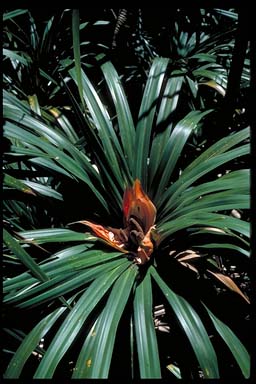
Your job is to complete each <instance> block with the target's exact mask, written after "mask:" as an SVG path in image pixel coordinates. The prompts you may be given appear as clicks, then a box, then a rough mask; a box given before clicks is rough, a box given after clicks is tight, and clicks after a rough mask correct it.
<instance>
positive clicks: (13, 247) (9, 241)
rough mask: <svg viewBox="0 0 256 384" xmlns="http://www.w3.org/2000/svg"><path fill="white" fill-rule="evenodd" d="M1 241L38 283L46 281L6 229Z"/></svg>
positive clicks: (30, 258) (46, 277) (45, 276)
mask: <svg viewBox="0 0 256 384" xmlns="http://www.w3.org/2000/svg"><path fill="white" fill-rule="evenodd" d="M3 240H4V243H5V245H6V246H7V247H8V248H9V249H10V251H12V252H13V253H14V255H15V256H17V257H18V258H19V259H20V261H21V262H22V263H23V264H24V265H25V266H26V267H27V268H28V269H29V270H30V271H31V272H32V274H33V275H34V276H35V277H36V278H37V279H38V280H40V281H47V280H48V276H47V274H46V273H44V272H43V271H42V269H41V267H39V265H38V264H37V263H36V262H35V261H34V259H32V257H31V256H30V255H29V254H28V253H27V252H26V251H25V249H23V248H22V247H21V246H20V244H19V242H18V241H17V240H15V239H14V238H13V237H12V236H11V235H10V234H9V232H7V231H6V229H3Z"/></svg>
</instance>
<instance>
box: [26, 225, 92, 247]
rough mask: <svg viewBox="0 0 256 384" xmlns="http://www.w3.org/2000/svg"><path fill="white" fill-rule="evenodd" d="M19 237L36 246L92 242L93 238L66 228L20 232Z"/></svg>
mask: <svg viewBox="0 0 256 384" xmlns="http://www.w3.org/2000/svg"><path fill="white" fill-rule="evenodd" d="M19 235H20V236H22V237H24V238H25V241H26V240H30V241H31V240H33V241H34V242H36V243H37V244H43V243H49V242H50V243H51V242H54V243H59V242H70V241H93V240H95V237H94V236H92V235H90V234H89V233H80V232H75V231H71V230H70V229H66V228H45V229H35V230H32V231H21V232H19Z"/></svg>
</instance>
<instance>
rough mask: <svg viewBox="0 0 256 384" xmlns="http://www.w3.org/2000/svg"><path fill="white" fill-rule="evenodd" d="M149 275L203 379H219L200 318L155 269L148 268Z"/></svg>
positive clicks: (213, 355) (215, 363)
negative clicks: (173, 318)
mask: <svg viewBox="0 0 256 384" xmlns="http://www.w3.org/2000/svg"><path fill="white" fill-rule="evenodd" d="M150 273H151V275H152V276H153V278H154V279H155V281H156V283H157V284H158V286H159V288H160V289H161V290H162V292H163V294H164V296H165V298H166V299H167V301H168V302H169V304H170V306H171V308H172V309H173V311H174V314H175V315H176V316H177V319H178V321H179V323H180V326H181V328H182V329H183V331H184V332H185V334H186V336H187V338H188V340H189V342H190V344H191V346H192V348H193V350H194V353H195V355H196V357H197V360H198V362H199V365H200V367H201V369H202V371H203V373H204V377H205V378H208V379H217V378H219V369H218V362H217V356H216V354H215V351H214V348H213V346H212V343H211V341H210V339H209V336H208V334H207V331H206V329H205V327H204V325H203V323H202V321H201V319H200V317H199V316H198V314H197V313H196V312H195V310H194V309H193V308H192V307H191V305H190V304H189V303H188V302H187V301H186V300H185V299H184V298H183V297H181V296H179V295H177V294H176V293H175V292H173V291H172V290H171V289H170V288H169V287H168V285H166V283H165V282H164V281H163V280H162V279H161V277H160V276H159V274H158V273H157V271H156V270H155V268H153V267H150Z"/></svg>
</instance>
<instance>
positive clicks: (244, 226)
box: [157, 211, 250, 240]
mask: <svg viewBox="0 0 256 384" xmlns="http://www.w3.org/2000/svg"><path fill="white" fill-rule="evenodd" d="M193 226H205V227H214V228H219V229H222V230H224V231H225V232H226V233H229V234H232V233H231V232H230V230H233V231H236V232H238V233H241V234H243V235H244V236H246V237H249V236H250V224H249V223H248V222H246V221H243V220H241V219H236V218H234V217H230V216H227V215H223V214H220V213H209V212H203V211H202V212H200V211H195V212H191V213H188V214H186V215H184V216H180V217H178V218H176V219H174V220H170V221H168V222H166V223H164V224H161V225H160V224H159V225H158V227H157V228H158V232H159V234H160V236H161V240H164V239H165V238H167V237H168V236H170V235H171V234H173V233H175V232H177V231H179V230H181V229H185V228H190V227H193Z"/></svg>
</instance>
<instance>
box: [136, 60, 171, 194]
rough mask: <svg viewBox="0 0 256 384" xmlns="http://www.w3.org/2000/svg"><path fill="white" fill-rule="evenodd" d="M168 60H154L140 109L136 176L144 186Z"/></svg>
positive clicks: (137, 130)
mask: <svg viewBox="0 0 256 384" xmlns="http://www.w3.org/2000/svg"><path fill="white" fill-rule="evenodd" d="M168 62H169V60H168V59H166V58H159V57H158V58H156V59H155V60H154V61H153V63H152V66H151V69H150V72H149V77H148V80H147V83H146V86H145V90H144V94H143V98H142V102H141V107H140V111H139V117H138V124H137V127H136V137H135V145H136V152H135V155H136V161H135V168H134V178H136V177H137V178H138V179H139V180H140V181H141V183H142V185H143V186H144V188H146V186H147V163H148V157H149V150H150V138H151V132H152V129H153V121H154V118H155V112H156V108H157V103H158V101H159V96H160V94H161V91H162V87H163V81H164V77H165V72H166V68H167V65H168Z"/></svg>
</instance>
